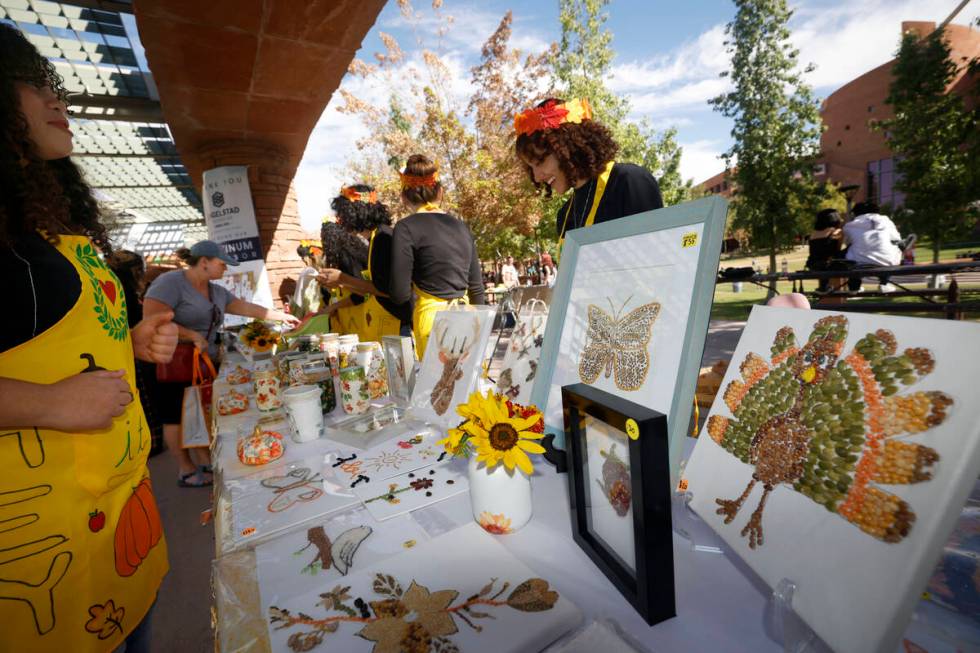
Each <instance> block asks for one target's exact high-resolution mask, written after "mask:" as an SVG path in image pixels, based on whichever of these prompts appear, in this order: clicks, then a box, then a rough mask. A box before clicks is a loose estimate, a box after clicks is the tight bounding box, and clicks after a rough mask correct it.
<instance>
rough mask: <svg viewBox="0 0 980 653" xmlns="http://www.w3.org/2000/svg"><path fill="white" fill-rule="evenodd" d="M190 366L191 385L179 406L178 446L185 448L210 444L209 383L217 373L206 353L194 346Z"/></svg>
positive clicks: (185, 391) (210, 387)
mask: <svg viewBox="0 0 980 653" xmlns="http://www.w3.org/2000/svg"><path fill="white" fill-rule="evenodd" d="M202 360H203V364H202ZM192 368H193V370H192V376H191V385H190V386H188V387H187V388H184V402H183V405H182V406H181V417H180V446H181V447H182V448H184V449H190V448H192V447H207V446H210V444H211V391H212V385H211V384H212V383H213V382H214V378H215V377H216V376H217V374H216V373H215V369H214V365H213V364H212V363H211V359H210V358H208V355H207V354H206V353H203V352H200V351H198V350H197V349H196V348H195V349H194V353H193V362H192Z"/></svg>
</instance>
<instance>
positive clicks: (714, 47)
mask: <svg viewBox="0 0 980 653" xmlns="http://www.w3.org/2000/svg"><path fill="white" fill-rule="evenodd" d="M724 41H725V26H724V25H715V26H714V27H712V28H711V29H709V30H708V31H706V32H703V33H701V34H700V35H699V36H698V37H697V38H696V39H694V40H692V41H688V42H686V43H684V44H683V45H681V46H680V47H679V48H677V49H676V50H674V51H673V52H671V53H668V54H665V55H659V56H656V57H653V58H652V59H648V60H646V61H632V62H629V63H625V64H619V65H616V66H613V68H612V71H611V78H610V80H609V88H610V90H612V91H614V92H616V93H624V92H630V91H638V90H645V89H653V88H659V87H662V86H667V85H670V84H673V83H675V82H687V81H689V80H701V79H705V78H716V77H718V74H719V73H721V72H722V71H723V70H725V68H727V65H728V60H727V57H725V56H724V52H725V46H724Z"/></svg>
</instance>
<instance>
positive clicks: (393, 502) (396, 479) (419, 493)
mask: <svg viewBox="0 0 980 653" xmlns="http://www.w3.org/2000/svg"><path fill="white" fill-rule="evenodd" d="M469 487H470V484H469V480H468V479H467V476H466V461H464V460H452V461H450V462H443V463H440V464H438V465H431V466H429V467H420V468H418V469H415V470H413V471H410V472H406V473H404V474H399V475H398V476H391V477H389V478H387V479H383V480H382V479H378V480H374V481H371V482H370V483H364V484H359V485H356V486H355V487H354V488H352V491H353V492H354V494H355V495H356V496H357V498H358V499H360V500H361V501H362V502H363V503H364V507H365V508H367V509H368V511H369V512H370V513H371V516H372V517H374V518H375V519H377V520H378V521H384V520H385V519H391V518H392V517H395V516H397V515H401V514H404V513H406V512H411V511H412V510H418V509H419V508H424V507H425V506H428V505H431V504H433V503H436V502H438V501H442V500H443V499H448V498H449V497H451V496H455V495H457V494H460V493H462V492H466V491H467V490H468V489H469Z"/></svg>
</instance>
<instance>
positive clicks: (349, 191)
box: [340, 186, 378, 204]
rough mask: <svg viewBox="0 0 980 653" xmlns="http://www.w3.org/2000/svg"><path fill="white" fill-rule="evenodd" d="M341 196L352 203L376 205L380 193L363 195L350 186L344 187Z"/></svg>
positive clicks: (372, 192) (374, 192) (373, 192)
mask: <svg viewBox="0 0 980 653" xmlns="http://www.w3.org/2000/svg"><path fill="white" fill-rule="evenodd" d="M340 194H341V195H342V196H343V197H346V198H347V199H349V200H350V201H351V202H366V203H368V204H374V203H375V202H377V201H378V192H377V191H374V190H372V191H371V192H370V193H362V192H360V191H356V190H354V189H353V188H351V187H350V186H344V187H342V188H341V189H340Z"/></svg>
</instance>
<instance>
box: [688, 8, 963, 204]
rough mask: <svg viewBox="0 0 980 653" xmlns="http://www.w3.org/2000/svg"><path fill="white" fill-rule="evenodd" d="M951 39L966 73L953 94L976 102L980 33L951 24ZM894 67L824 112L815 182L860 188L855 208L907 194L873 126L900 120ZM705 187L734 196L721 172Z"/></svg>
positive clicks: (832, 101) (843, 93) (868, 76)
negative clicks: (970, 66)
mask: <svg viewBox="0 0 980 653" xmlns="http://www.w3.org/2000/svg"><path fill="white" fill-rule="evenodd" d="M935 27H936V24H935V23H931V22H903V23H902V33H905V32H907V31H910V30H911V31H915V32H917V33H919V34H922V35H925V34H928V33H929V32H931V31H932V30H934V29H935ZM946 38H947V40H948V42H949V45H950V56H951V57H952V59H953V60H954V61H956V62H957V64H959V65H960V66H961V68H962V69H961V71H960V73H959V74H958V75H957V77H956V78H955V79H954V80H953V82H952V84H950V86H949V91H950V92H953V93H957V94H959V95H962V96H964V97H967V98H970V95H971V93H970V91H971V89H972V88H973V87H974V86H975V85H976V83H977V80H976V79H971V78H970V77H969V76H968V75H967V74H966V69H965V63H966V62H967V61H969V60H970V59H972V58H974V57H980V32H978V31H977V30H975V29H972V28H970V27H968V26H966V25H952V24H951V25H947V26H946ZM894 65H895V60H894V59H892V60H891V61H889V62H887V63H885V64H882V65H881V66H878V67H877V68H875V69H873V70H870V71H868V72H866V73H865V74H863V75H861V76H860V77H857V78H856V79H853V80H851V81H850V82H848V83H847V84H845V85H844V86H842V87H840V88H839V89H837V90H836V91H834V92H833V93H831V94H830V95H829V96H827V98H826V99H825V100H824V101H823V104H822V105H821V107H820V115H821V117H822V118H823V123H824V128H825V129H824V132H823V135H822V136H821V138H820V151H821V156H820V159H819V160H818V162H817V164H816V166H815V168H814V173H815V177H816V179H817V180H819V181H832V182H834V183H836V184H839V185H841V186H856V187H857V189H856V191H855V192H854V194H853V195H852V197H851V199H852V200H853V201H855V202H858V201H861V200H865V199H873V200H875V201H876V202H878V203H879V204H885V205H890V206H893V207H894V206H900V205H901V204H902V203H903V197H902V194H901V193H900V192H898V191H897V190H896V189H895V171H894V153H893V152H892V151H891V149H890V148H889V147H888V144H887V142H886V141H885V135H884V134H883V133H882V132H878V131H874V130H872V128H871V124H873V121H879V120H886V119H888V118H891V117H892V116H893V115H894V113H893V112H892V110H891V106H890V105H888V104H887V103H886V102H885V98H886V97H888V88H889V86H890V85H891V81H892V66H894ZM699 186H700V187H701V188H703V189H705V190H706V191H708V192H710V193H718V194H721V195H724V196H725V197H729V196H730V195H731V192H732V190H731V182H730V181H729V180H728V178H727V172H720V173H718V174H717V175H715V176H713V177H711V178H709V179H707V180H705V181H703V182H701V183H700V184H699Z"/></svg>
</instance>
